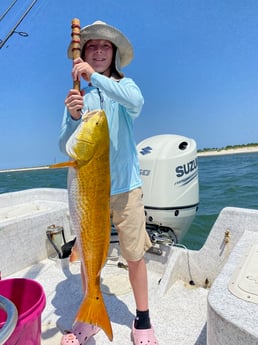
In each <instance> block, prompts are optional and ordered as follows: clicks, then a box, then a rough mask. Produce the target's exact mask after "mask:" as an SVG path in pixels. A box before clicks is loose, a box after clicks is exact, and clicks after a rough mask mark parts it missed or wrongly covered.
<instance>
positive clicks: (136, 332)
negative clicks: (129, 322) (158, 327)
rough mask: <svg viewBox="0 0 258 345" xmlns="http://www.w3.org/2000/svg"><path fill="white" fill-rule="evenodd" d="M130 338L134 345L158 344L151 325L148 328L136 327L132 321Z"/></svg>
mask: <svg viewBox="0 0 258 345" xmlns="http://www.w3.org/2000/svg"><path fill="white" fill-rule="evenodd" d="M132 338H133V343H134V345H159V343H158V341H157V339H156V337H155V334H154V329H153V327H152V326H151V328H148V329H136V328H135V327H134V322H133V326H132Z"/></svg>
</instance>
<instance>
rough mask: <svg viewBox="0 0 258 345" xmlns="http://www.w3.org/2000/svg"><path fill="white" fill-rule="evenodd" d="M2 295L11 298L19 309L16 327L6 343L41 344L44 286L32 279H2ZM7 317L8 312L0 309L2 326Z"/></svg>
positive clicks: (11, 344) (44, 300) (0, 288)
mask: <svg viewBox="0 0 258 345" xmlns="http://www.w3.org/2000/svg"><path fill="white" fill-rule="evenodd" d="M0 295H2V296H4V297H6V298H8V299H10V300H11V301H12V302H13V303H14V304H15V306H16V308H17V310H18V321H17V324H16V327H15V329H14V332H13V334H12V335H11V336H10V338H9V339H8V340H7V341H6V342H5V344H4V345H14V344H15V345H16V344H17V345H40V342H41V313H42V311H43V309H44V308H45V305H46V296H45V293H44V290H43V288H42V286H41V285H40V284H39V283H38V282H37V281H35V280H31V279H25V278H11V279H3V280H0ZM6 318H7V316H6V313H5V312H4V311H3V310H0V328H1V327H3V325H4V324H5V321H6Z"/></svg>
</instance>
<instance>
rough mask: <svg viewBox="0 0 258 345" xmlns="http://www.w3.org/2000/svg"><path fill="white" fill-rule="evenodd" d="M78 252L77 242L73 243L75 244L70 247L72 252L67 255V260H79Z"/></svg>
mask: <svg viewBox="0 0 258 345" xmlns="http://www.w3.org/2000/svg"><path fill="white" fill-rule="evenodd" d="M80 260H81V258H80V254H79V249H78V245H77V243H75V245H74V246H73V247H72V252H71V255H70V257H69V261H70V262H74V261H80Z"/></svg>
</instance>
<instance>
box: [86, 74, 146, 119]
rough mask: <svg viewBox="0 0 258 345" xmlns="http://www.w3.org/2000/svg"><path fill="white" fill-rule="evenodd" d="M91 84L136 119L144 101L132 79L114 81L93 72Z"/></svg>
mask: <svg viewBox="0 0 258 345" xmlns="http://www.w3.org/2000/svg"><path fill="white" fill-rule="evenodd" d="M91 83H92V85H93V86H95V87H98V88H99V89H100V90H103V91H104V92H105V94H106V95H107V96H108V97H110V98H111V99H113V100H114V101H116V102H118V103H119V104H121V105H123V106H124V107H125V108H126V109H127V111H128V112H129V113H130V114H131V116H133V117H137V116H138V115H139V113H140V112H141V109H142V106H143V104H144V99H143V96H142V93H141V90H140V88H139V87H138V86H137V85H136V84H135V82H134V81H133V80H132V79H130V78H123V79H121V80H119V81H116V80H114V79H111V78H107V77H105V76H103V75H101V74H99V73H96V72H95V73H93V74H92V75H91Z"/></svg>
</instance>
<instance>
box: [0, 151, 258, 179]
mask: <svg viewBox="0 0 258 345" xmlns="http://www.w3.org/2000/svg"><path fill="white" fill-rule="evenodd" d="M240 153H258V146H248V147H239V148H232V149H227V150H225V149H218V150H207V151H204V152H197V157H211V156H223V155H232V154H240ZM44 169H49V166H38V167H27V168H11V169H2V170H0V173H6V172H15V171H27V170H44Z"/></svg>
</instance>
